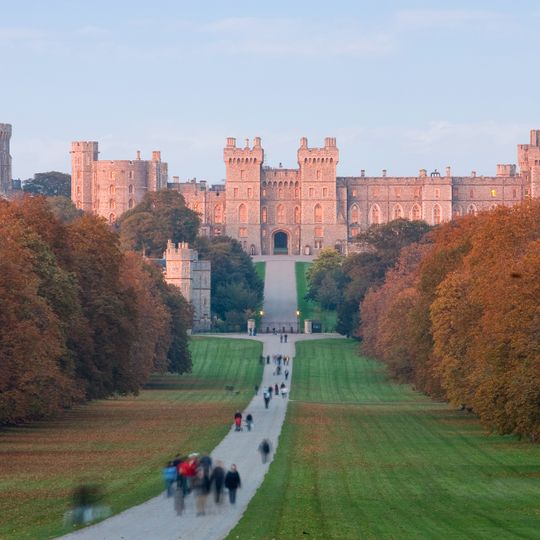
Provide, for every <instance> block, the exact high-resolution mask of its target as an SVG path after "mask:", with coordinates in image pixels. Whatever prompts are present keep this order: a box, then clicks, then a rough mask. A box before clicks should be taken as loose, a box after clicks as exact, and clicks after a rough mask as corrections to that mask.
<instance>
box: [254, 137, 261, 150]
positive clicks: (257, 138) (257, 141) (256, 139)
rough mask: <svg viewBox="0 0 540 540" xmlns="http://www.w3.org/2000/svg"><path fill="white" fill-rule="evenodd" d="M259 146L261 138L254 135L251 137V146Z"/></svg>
mask: <svg viewBox="0 0 540 540" xmlns="http://www.w3.org/2000/svg"><path fill="white" fill-rule="evenodd" d="M260 147H261V138H260V137H255V138H254V139H253V148H260Z"/></svg>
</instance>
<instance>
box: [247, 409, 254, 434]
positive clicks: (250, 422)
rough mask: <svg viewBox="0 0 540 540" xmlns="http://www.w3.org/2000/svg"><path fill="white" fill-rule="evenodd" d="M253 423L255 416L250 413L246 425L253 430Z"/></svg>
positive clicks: (249, 429)
mask: <svg viewBox="0 0 540 540" xmlns="http://www.w3.org/2000/svg"><path fill="white" fill-rule="evenodd" d="M252 425H253V416H252V415H251V413H248V415H247V416H246V426H247V428H248V431H251V426H252Z"/></svg>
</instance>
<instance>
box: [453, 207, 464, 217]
mask: <svg viewBox="0 0 540 540" xmlns="http://www.w3.org/2000/svg"><path fill="white" fill-rule="evenodd" d="M461 214H462V210H461V206H455V207H454V216H456V217H459V216H461Z"/></svg>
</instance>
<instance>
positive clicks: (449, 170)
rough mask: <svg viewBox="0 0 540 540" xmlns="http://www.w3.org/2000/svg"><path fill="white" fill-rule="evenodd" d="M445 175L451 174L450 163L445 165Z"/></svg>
mask: <svg viewBox="0 0 540 540" xmlns="http://www.w3.org/2000/svg"><path fill="white" fill-rule="evenodd" d="M446 176H447V177H448V176H452V169H451V168H450V165H449V166H448V167H446Z"/></svg>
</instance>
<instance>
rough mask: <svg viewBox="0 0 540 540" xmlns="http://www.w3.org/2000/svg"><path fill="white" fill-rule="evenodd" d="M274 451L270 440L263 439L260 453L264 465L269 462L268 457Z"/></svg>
mask: <svg viewBox="0 0 540 540" xmlns="http://www.w3.org/2000/svg"><path fill="white" fill-rule="evenodd" d="M271 450H272V445H271V444H270V441H269V440H268V439H263V440H262V441H261V444H259V452H260V453H261V459H262V462H263V464H264V463H266V462H267V461H268V456H269V455H270V451H271Z"/></svg>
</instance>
